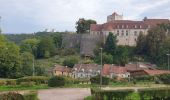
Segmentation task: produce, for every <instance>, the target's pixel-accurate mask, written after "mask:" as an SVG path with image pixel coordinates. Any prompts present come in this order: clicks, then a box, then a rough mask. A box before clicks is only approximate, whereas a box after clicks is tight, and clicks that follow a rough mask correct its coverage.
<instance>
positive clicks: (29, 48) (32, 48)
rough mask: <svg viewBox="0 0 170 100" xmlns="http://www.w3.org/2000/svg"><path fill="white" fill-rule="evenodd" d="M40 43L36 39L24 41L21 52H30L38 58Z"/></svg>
mask: <svg viewBox="0 0 170 100" xmlns="http://www.w3.org/2000/svg"><path fill="white" fill-rule="evenodd" d="M39 43H40V41H39V40H38V39H36V38H32V39H25V40H23V41H22V45H21V52H25V51H26V52H30V53H32V54H33V55H34V56H35V57H37V49H38V44H39Z"/></svg>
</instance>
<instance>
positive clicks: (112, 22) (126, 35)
mask: <svg viewBox="0 0 170 100" xmlns="http://www.w3.org/2000/svg"><path fill="white" fill-rule="evenodd" d="M162 23H170V21H169V19H148V18H147V17H145V18H144V19H143V20H142V21H133V20H123V15H119V14H117V13H116V12H114V13H113V14H112V15H109V16H107V22H106V23H104V24H91V26H90V34H92V35H94V34H95V35H96V34H97V35H103V36H104V37H107V35H108V34H109V32H112V33H113V34H114V35H117V39H118V43H117V44H118V45H129V46H135V45H136V41H137V37H138V36H139V34H140V33H142V34H145V35H146V34H147V33H148V29H150V28H152V27H154V26H156V25H157V24H162Z"/></svg>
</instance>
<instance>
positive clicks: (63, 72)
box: [52, 64, 71, 76]
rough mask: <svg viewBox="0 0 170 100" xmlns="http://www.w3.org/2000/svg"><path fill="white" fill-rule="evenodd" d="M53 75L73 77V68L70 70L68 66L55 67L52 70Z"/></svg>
mask: <svg viewBox="0 0 170 100" xmlns="http://www.w3.org/2000/svg"><path fill="white" fill-rule="evenodd" d="M52 75H56V76H71V68H68V67H67V66H61V65H58V64H56V65H54V68H53V69H52Z"/></svg>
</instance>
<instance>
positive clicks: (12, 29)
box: [0, 0, 170, 33]
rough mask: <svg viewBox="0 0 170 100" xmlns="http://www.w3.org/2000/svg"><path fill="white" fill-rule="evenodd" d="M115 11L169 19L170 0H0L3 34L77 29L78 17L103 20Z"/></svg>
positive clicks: (135, 17) (132, 16) (138, 17)
mask: <svg viewBox="0 0 170 100" xmlns="http://www.w3.org/2000/svg"><path fill="white" fill-rule="evenodd" d="M114 11H115V12H117V13H119V14H123V16H124V19H131V20H142V19H143V17H145V16H147V17H148V18H169V19H170V0H0V16H1V22H0V26H1V27H2V31H3V32H4V33H32V32H37V31H43V30H45V29H55V30H56V31H66V30H67V31H75V22H76V21H77V20H78V19H79V18H86V19H94V20H96V21H97V22H98V23H104V22H106V17H107V15H110V14H112V13H113V12H114Z"/></svg>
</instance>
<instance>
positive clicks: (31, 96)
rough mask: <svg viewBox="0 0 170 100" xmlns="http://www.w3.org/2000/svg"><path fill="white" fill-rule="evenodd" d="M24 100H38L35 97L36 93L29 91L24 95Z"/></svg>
mask: <svg viewBox="0 0 170 100" xmlns="http://www.w3.org/2000/svg"><path fill="white" fill-rule="evenodd" d="M23 96H24V100H39V99H38V97H37V92H35V91H31V92H30V93H28V94H24V95H23Z"/></svg>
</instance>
